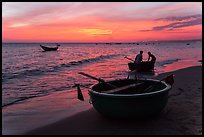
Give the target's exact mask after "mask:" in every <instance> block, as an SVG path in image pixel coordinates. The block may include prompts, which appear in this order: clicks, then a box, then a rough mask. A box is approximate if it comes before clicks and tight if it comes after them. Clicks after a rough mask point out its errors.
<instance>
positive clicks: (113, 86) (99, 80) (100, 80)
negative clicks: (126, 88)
mask: <svg viewBox="0 0 204 137" xmlns="http://www.w3.org/2000/svg"><path fill="white" fill-rule="evenodd" d="M79 74H81V75H84V76H86V77H89V78H92V79H94V80H97V81H98V82H100V83H105V84H107V85H109V86H110V87H112V88H117V86H115V85H112V84H110V83H107V82H105V80H103V79H101V78H96V77H94V76H91V75H89V74H86V73H84V72H79Z"/></svg>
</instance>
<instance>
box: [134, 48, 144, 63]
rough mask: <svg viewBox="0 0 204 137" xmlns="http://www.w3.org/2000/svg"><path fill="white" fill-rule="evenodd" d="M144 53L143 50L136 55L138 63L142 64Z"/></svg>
mask: <svg viewBox="0 0 204 137" xmlns="http://www.w3.org/2000/svg"><path fill="white" fill-rule="evenodd" d="M142 54H143V51H140V54H137V56H136V57H135V62H134V63H136V64H140V63H141V62H142V59H143V57H142Z"/></svg>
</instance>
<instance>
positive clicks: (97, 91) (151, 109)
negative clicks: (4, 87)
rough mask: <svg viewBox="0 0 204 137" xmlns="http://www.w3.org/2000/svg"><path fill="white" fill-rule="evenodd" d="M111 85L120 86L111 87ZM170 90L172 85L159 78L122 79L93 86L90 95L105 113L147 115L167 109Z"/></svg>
mask: <svg viewBox="0 0 204 137" xmlns="http://www.w3.org/2000/svg"><path fill="white" fill-rule="evenodd" d="M107 83H108V84H107ZM110 84H111V85H115V86H117V87H119V88H117V89H112V88H111V87H110V86H109V85H110ZM135 84H136V85H135ZM131 85H132V86H131ZM127 86H128V87H129V88H127ZM123 89H124V90H123ZM170 89H171V85H169V84H167V83H166V82H164V81H160V80H153V79H138V80H137V81H136V80H131V79H120V80H113V81H107V82H106V83H98V84H96V85H93V86H91V88H90V89H89V95H90V101H91V103H92V105H93V107H94V108H95V109H96V110H97V111H98V112H99V113H101V114H102V115H105V116H109V117H119V118H127V117H128V118H129V117H134V118H147V117H150V116H154V115H156V114H159V113H160V112H161V111H162V110H163V109H164V107H165V106H166V104H167V101H168V92H169V90H170ZM116 90H117V91H116Z"/></svg>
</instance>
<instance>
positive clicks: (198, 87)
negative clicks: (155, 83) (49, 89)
mask: <svg viewBox="0 0 204 137" xmlns="http://www.w3.org/2000/svg"><path fill="white" fill-rule="evenodd" d="M169 74H174V75H175V77H174V80H175V82H174V85H173V87H172V90H171V91H170V93H169V95H170V97H169V99H168V104H167V106H166V107H165V109H164V110H163V111H162V113H161V114H160V115H159V116H157V117H155V118H153V119H150V120H145V121H135V120H116V119H107V118H104V117H103V116H101V115H100V114H99V113H98V112H96V110H95V109H93V108H91V109H89V110H87V111H83V112H80V113H77V114H76V115H73V116H70V117H67V118H65V119H62V120H60V121H57V122H55V123H53V124H49V125H47V126H43V127H40V128H37V129H34V130H32V131H29V132H26V133H25V134H27V135H202V66H194V67H188V68H184V69H180V70H176V71H173V72H167V73H162V74H159V75H158V76H157V77H156V78H157V79H162V78H164V77H166V76H167V75H169Z"/></svg>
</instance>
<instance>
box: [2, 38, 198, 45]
mask: <svg viewBox="0 0 204 137" xmlns="http://www.w3.org/2000/svg"><path fill="white" fill-rule="evenodd" d="M200 40H202V38H201V39H187V40H150V41H134V42H133V41H129V42H110V41H107V42H40V41H39V42H2V44H4V43H36V44H37V43H57V44H58V43H72V44H74V43H76V44H79V43H82V44H86V43H87V44H90V43H141V42H142V43H144V42H171V41H200Z"/></svg>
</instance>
